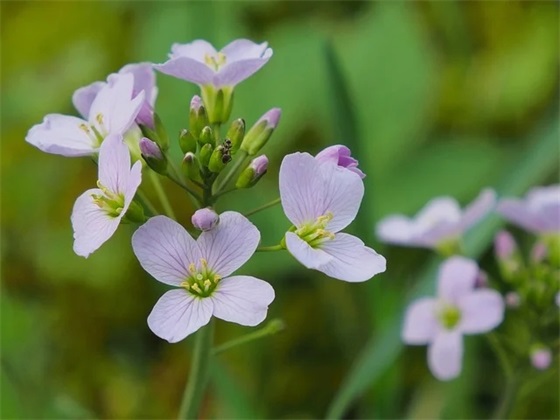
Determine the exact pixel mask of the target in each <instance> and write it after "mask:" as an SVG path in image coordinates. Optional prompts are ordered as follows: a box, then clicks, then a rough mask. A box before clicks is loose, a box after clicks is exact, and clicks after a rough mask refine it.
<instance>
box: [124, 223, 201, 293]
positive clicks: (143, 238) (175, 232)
mask: <svg viewBox="0 0 560 420" xmlns="http://www.w3.org/2000/svg"><path fill="white" fill-rule="evenodd" d="M132 248H133V249H134V253H135V254H136V257H137V258H138V261H140V265H141V266H142V268H143V269H144V270H146V271H147V272H148V273H150V274H151V275H152V277H154V278H155V279H156V280H158V281H160V282H162V283H166V284H170V285H172V286H178V285H180V284H181V283H182V282H183V281H185V279H186V278H187V277H188V276H189V270H188V267H189V264H191V263H194V264H198V263H199V262H200V258H201V255H200V250H199V248H198V245H197V243H196V241H195V240H194V239H193V238H191V236H190V235H189V234H188V233H187V231H186V230H185V229H184V228H183V227H182V226H181V225H180V224H179V223H177V222H175V221H173V220H171V219H169V218H168V217H165V216H156V217H152V218H150V220H148V221H147V222H146V223H144V224H143V225H142V226H140V228H138V230H137V231H136V232H134V235H132Z"/></svg>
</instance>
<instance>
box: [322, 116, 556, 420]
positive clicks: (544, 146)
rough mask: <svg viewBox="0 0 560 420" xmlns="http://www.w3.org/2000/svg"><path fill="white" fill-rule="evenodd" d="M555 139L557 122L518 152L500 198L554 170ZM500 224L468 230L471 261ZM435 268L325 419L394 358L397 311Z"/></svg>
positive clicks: (427, 286)
mask: <svg viewBox="0 0 560 420" xmlns="http://www.w3.org/2000/svg"><path fill="white" fill-rule="evenodd" d="M558 136H559V130H558V122H557V121H556V120H554V122H553V123H551V124H550V125H549V126H548V127H547V129H546V130H545V132H544V133H543V134H542V135H541V136H539V140H538V142H537V143H536V144H535V142H531V144H530V145H529V146H528V147H527V149H528V150H522V153H520V157H519V159H518V161H517V162H515V164H514V165H513V167H512V168H509V169H508V170H507V171H506V172H505V173H504V176H503V178H502V180H501V182H500V184H499V185H498V187H497V191H498V193H499V195H500V196H517V195H521V194H522V193H524V192H525V190H526V189H528V188H529V187H530V186H532V185H535V184H538V183H539V182H541V181H542V180H543V179H544V178H546V177H547V176H549V175H550V174H551V173H552V172H553V171H554V170H555V169H556V170H557V168H558ZM502 224H503V221H502V220H501V219H500V218H499V217H498V216H496V215H492V216H490V217H488V218H487V219H486V220H485V221H484V222H483V223H480V224H479V225H478V226H476V228H474V229H472V231H471V232H470V233H469V234H468V235H467V237H466V238H465V250H466V253H467V255H469V256H471V257H473V258H476V257H478V256H480V255H481V254H482V253H483V252H484V250H485V249H486V248H487V247H488V246H489V244H490V243H491V241H492V239H493V237H494V235H495V233H496V232H497V230H498V229H499V228H500V226H501V225H502ZM438 265H439V260H438V259H437V258H434V259H433V260H432V261H431V262H430V263H429V264H428V266H427V268H426V269H425V271H424V272H423V273H422V274H421V275H420V276H419V278H420V280H419V282H418V283H417V285H416V287H415V289H414V290H413V291H412V293H411V294H410V296H408V297H407V299H405V300H403V304H402V305H400V306H398V307H396V308H395V313H394V314H392V317H391V318H392V322H389V323H388V324H387V326H385V328H383V329H382V330H380V331H379V332H378V333H377V334H374V335H373V336H372V337H371V339H370V340H369V341H368V343H367V344H366V345H365V347H364V349H363V350H362V352H361V354H360V355H359V356H358V357H357V359H356V362H355V363H354V365H353V366H352V367H351V369H350V372H349V374H348V376H347V377H346V378H345V380H344V381H343V383H342V384H341V387H340V389H339V392H338V393H337V395H336V396H335V398H334V399H333V401H332V403H331V405H330V407H329V408H328V411H327V414H326V418H328V419H339V418H342V416H343V415H344V413H345V412H346V411H347V410H348V408H349V407H350V405H351V404H352V403H353V402H354V401H355V399H356V398H358V397H359V396H360V395H361V394H362V393H363V392H364V391H365V390H366V389H367V388H368V387H370V386H372V384H374V383H375V382H376V381H377V380H378V379H379V377H380V376H381V375H382V374H383V373H384V372H385V370H386V369H387V368H388V367H389V366H391V364H392V363H394V361H395V360H396V359H397V357H398V356H399V354H400V352H401V351H402V349H403V344H402V342H401V339H400V329H401V323H402V318H401V316H402V314H401V313H400V312H402V310H403V308H404V307H405V303H406V302H407V301H409V300H410V299H411V298H415V297H417V296H420V295H424V294H428V293H429V292H430V290H431V289H432V288H433V280H434V277H435V275H436V272H437V268H438Z"/></svg>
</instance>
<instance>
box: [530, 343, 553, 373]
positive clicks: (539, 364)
mask: <svg viewBox="0 0 560 420" xmlns="http://www.w3.org/2000/svg"><path fill="white" fill-rule="evenodd" d="M551 363H552V353H551V351H550V349H548V348H546V347H536V348H535V349H534V350H533V351H532V352H531V364H532V365H533V367H534V368H535V369H538V370H546V369H548V367H549V366H550V364H551Z"/></svg>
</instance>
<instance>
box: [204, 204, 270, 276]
mask: <svg viewBox="0 0 560 420" xmlns="http://www.w3.org/2000/svg"><path fill="white" fill-rule="evenodd" d="M260 238H261V234H260V232H259V230H258V229H257V228H256V227H255V225H253V224H252V223H251V222H250V221H249V220H248V219H247V218H246V217H245V216H243V215H242V214H240V213H237V212H233V211H226V212H224V213H222V214H220V221H219V223H218V225H217V226H216V227H215V228H214V229H212V230H209V231H206V232H202V233H201V234H200V236H199V237H198V240H197V242H198V246H199V247H200V252H201V254H202V257H203V258H205V259H206V261H207V262H208V266H209V267H210V269H211V270H213V271H214V272H215V273H216V274H219V275H220V276H222V277H227V276H229V275H230V274H231V273H233V272H234V271H235V270H237V269H238V268H239V267H241V266H242V265H243V264H245V263H246V262H247V261H248V260H249V258H251V256H252V255H253V254H254V253H255V250H256V249H257V246H258V245H259V241H260Z"/></svg>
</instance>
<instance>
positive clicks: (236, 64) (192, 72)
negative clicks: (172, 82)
mask: <svg viewBox="0 0 560 420" xmlns="http://www.w3.org/2000/svg"><path fill="white" fill-rule="evenodd" d="M267 47H268V44H267V43H266V42H263V43H262V44H256V43H254V42H253V41H249V40H248V39H237V40H235V41H233V42H231V43H229V44H228V45H226V46H225V47H224V48H222V50H220V51H219V52H218V51H216V49H215V48H214V47H213V46H212V44H210V43H209V42H207V41H204V40H200V39H199V40H196V41H193V42H190V43H188V44H173V45H172V47H171V54H169V60H167V61H166V62H165V63H163V64H159V65H156V66H155V68H156V69H157V70H159V71H161V72H162V73H165V74H168V75H170V76H174V77H177V78H179V79H183V80H186V81H188V82H192V83H196V84H198V85H202V86H204V85H213V86H215V87H216V88H219V87H222V86H235V85H237V84H238V83H240V82H242V81H243V80H245V79H246V78H248V77H249V76H251V75H252V74H253V73H255V72H256V71H258V70H259V69H260V68H261V67H262V66H264V65H265V64H266V62H267V61H268V60H269V58H270V57H271V56H272V49H271V48H267Z"/></svg>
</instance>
